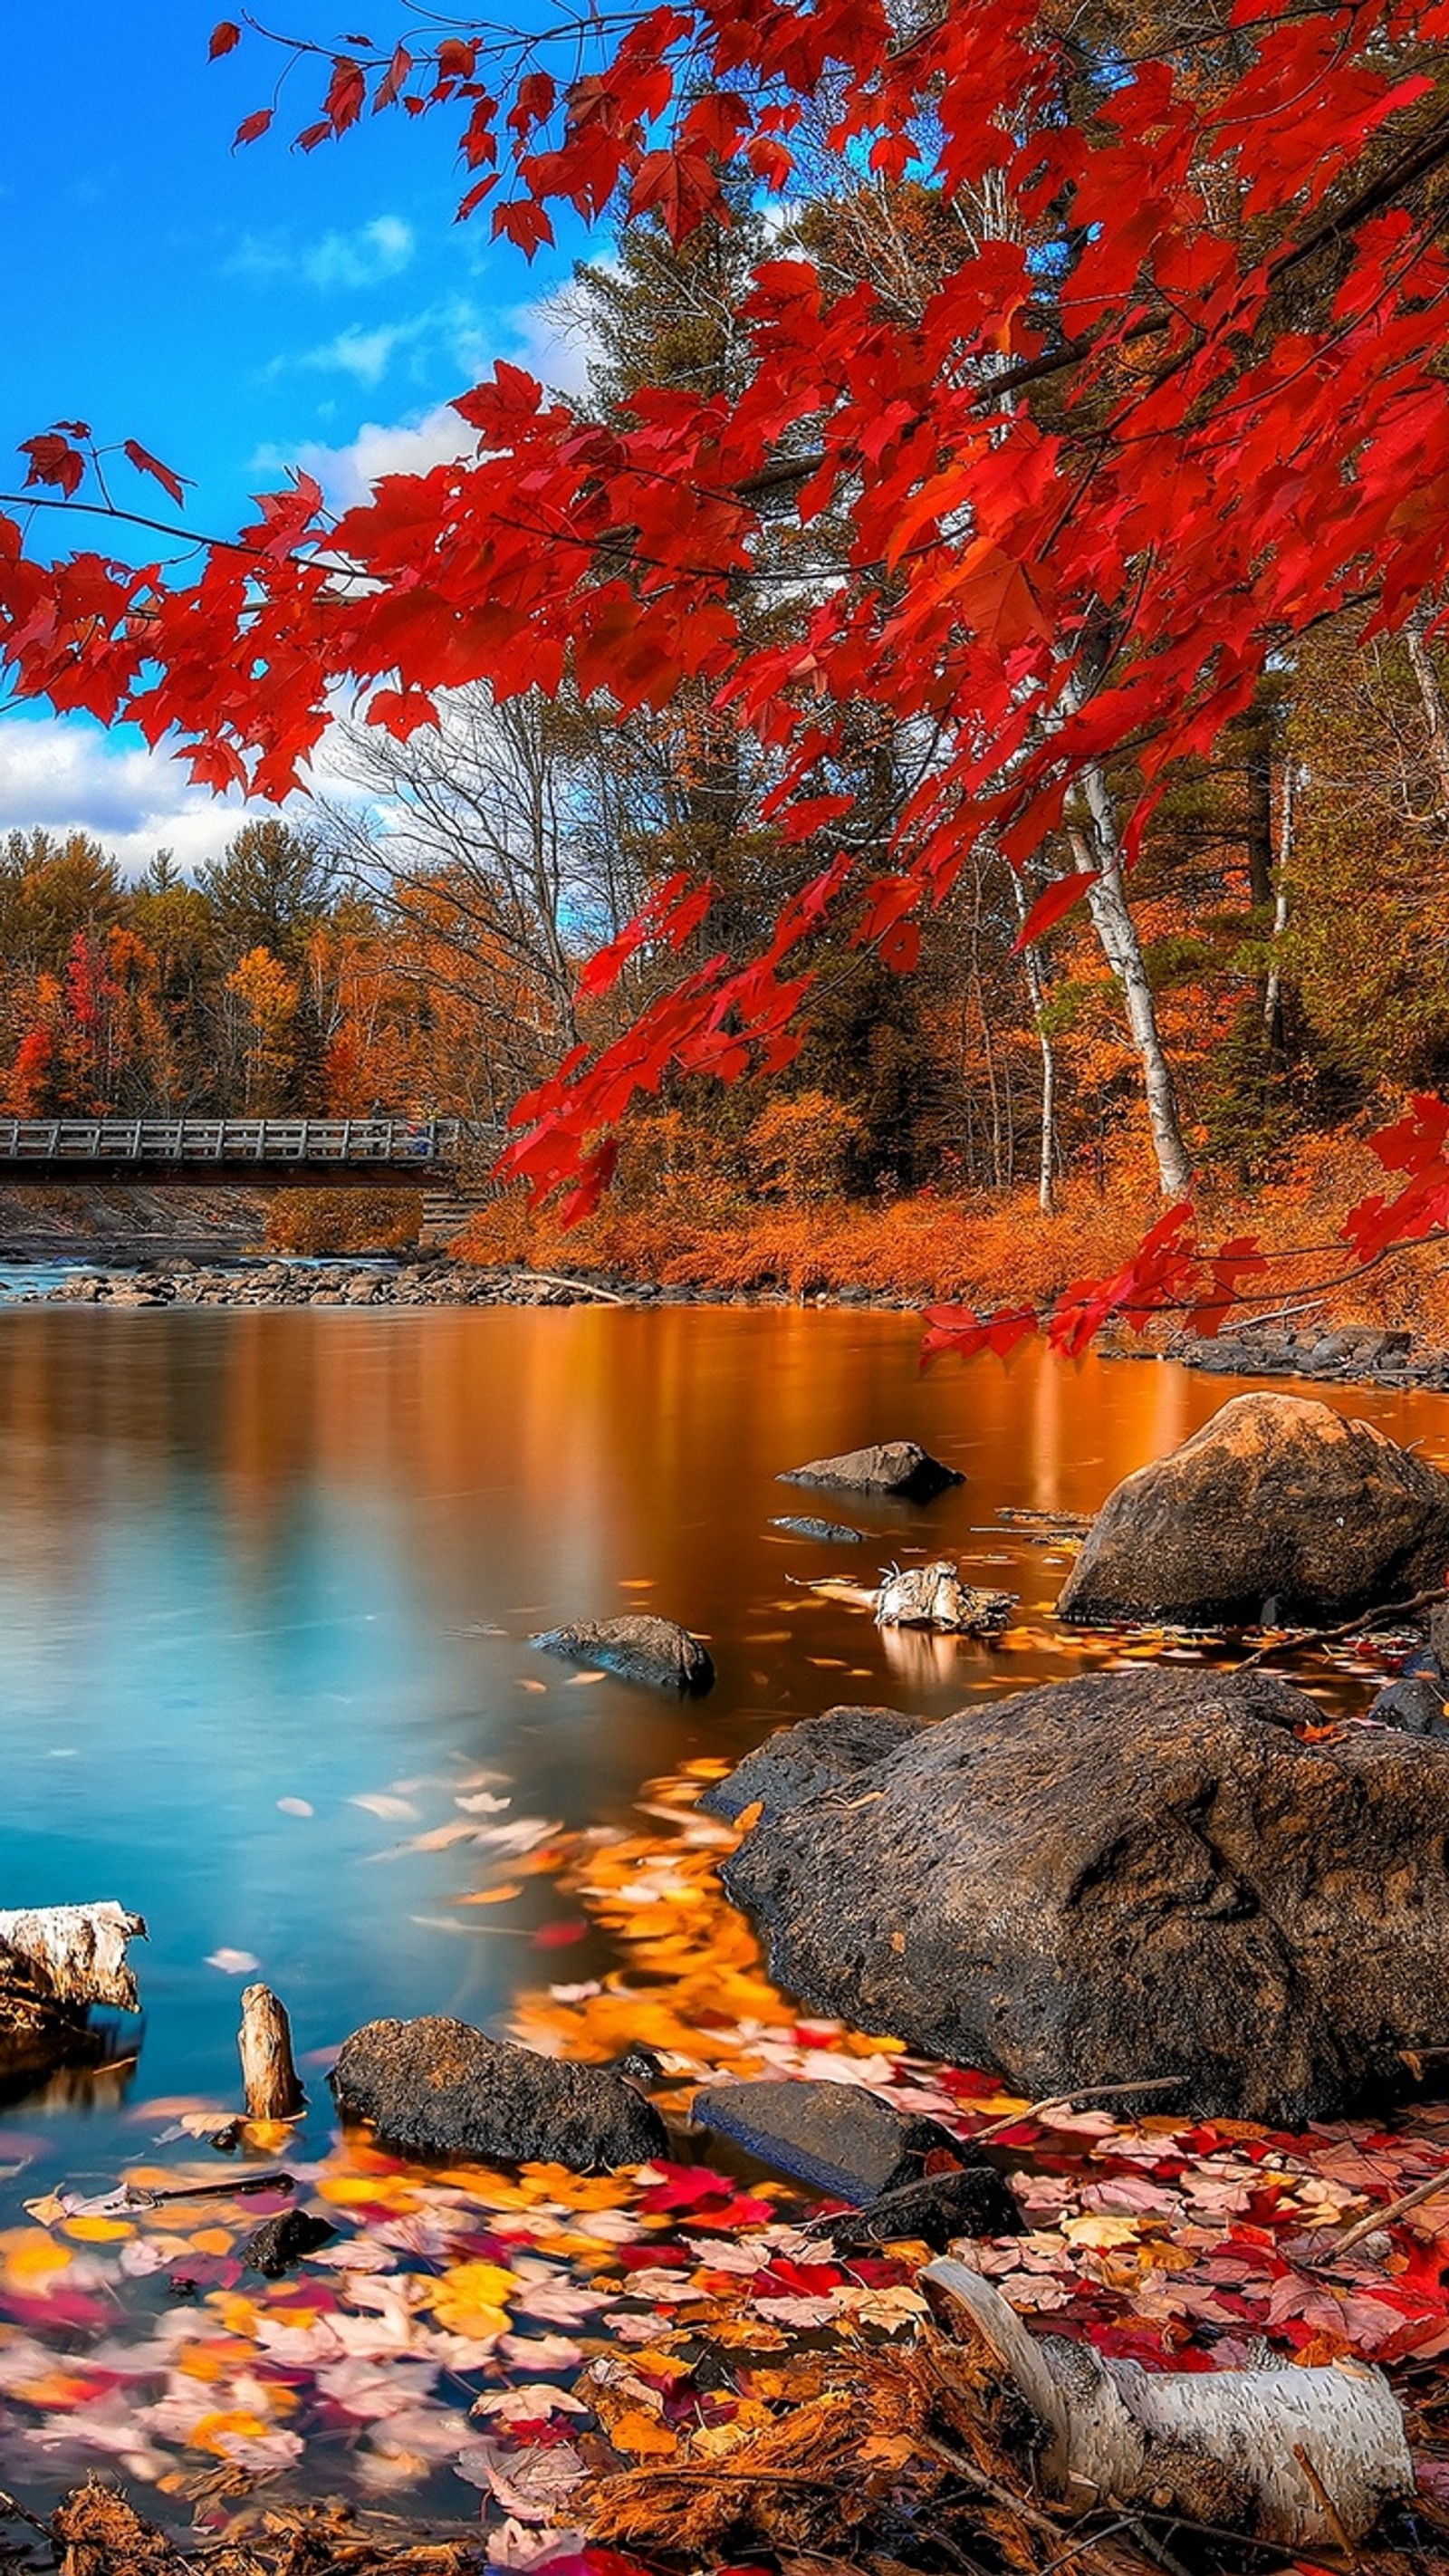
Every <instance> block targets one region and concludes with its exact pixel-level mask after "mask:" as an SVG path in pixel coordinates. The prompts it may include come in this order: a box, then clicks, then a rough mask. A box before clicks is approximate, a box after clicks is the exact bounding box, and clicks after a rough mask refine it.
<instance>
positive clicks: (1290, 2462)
mask: <svg viewBox="0 0 1449 2576" xmlns="http://www.w3.org/2000/svg"><path fill="white" fill-rule="evenodd" d="M921 2278H922V2281H923V2283H924V2285H925V2289H926V2294H927V2297H928V2298H930V2299H931V2302H932V2305H933V2306H935V2307H937V2308H938V2310H940V2309H944V2311H945V2314H946V2316H947V2319H948V2322H949V2323H950V2324H951V2326H952V2327H953V2328H956V2327H957V2324H958V2320H959V2321H960V2322H962V2323H964V2324H965V2326H966V2330H967V2338H968V2339H969V2340H972V2341H975V2342H976V2343H977V2344H978V2348H984V2354H985V2355H986V2356H987V2357H988V2358H989V2361H990V2362H991V2363H993V2364H994V2365H995V2368H996V2371H997V2372H998V2373H999V2375H1000V2377H1001V2378H1002V2379H1003V2380H1004V2381H1005V2382H1006V2383H1007V2385H1008V2386H1009V2387H1010V2388H1011V2389H1012V2390H1013V2391H1014V2393H1015V2394H1016V2396H1017V2398H1018V2400H1019V2401H1020V2402H1021V2403H1022V2404H1024V2405H1025V2406H1026V2407H1027V2408H1028V2409H1029V2410H1030V2413H1031V2414H1032V2415H1033V2416H1034V2417H1035V2418H1036V2421H1037V2423H1038V2424H1039V2425H1040V2426H1041V2427H1042V2428H1043V2432H1044V2434H1045V2437H1046V2438H1045V2440H1044V2442H1043V2445H1042V2448H1041V2451H1040V2455H1039V2474H1040V2478H1041V2483H1042V2486H1043V2487H1044V2489H1045V2491H1046V2493H1047V2494H1048V2495H1053V2496H1062V2497H1065V2496H1069V2495H1073V2494H1076V2495H1077V2496H1078V2497H1079V2498H1084V2496H1085V2495H1086V2494H1087V2493H1090V2491H1091V2490H1092V2489H1094V2488H1095V2489H1096V2491H1097V2494H1098V2497H1099V2499H1100V2500H1102V2501H1103V2502H1105V2501H1106V2500H1107V2499H1108V2498H1110V2499H1111V2502H1112V2505H1113V2507H1114V2509H1115V2508H1117V2507H1119V2506H1120V2505H1121V2504H1122V2503H1123V2502H1127V2503H1128V2504H1130V2503H1132V2502H1134V2501H1137V2500H1139V2499H1140V2500H1141V2501H1142V2502H1144V2503H1145V2502H1147V2501H1148V2500H1149V2498H1150V2497H1151V2495H1152V2493H1153V2491H1154V2488H1155V2487H1156V2485H1157V2483H1158V2481H1159V2480H1161V2481H1163V2482H1165V2483H1167V2484H1169V2485H1176V2484H1177V2482H1178V2481H1183V2482H1184V2483H1186V2481H1185V2479H1184V2471H1185V2470H1187V2469H1189V2468H1190V2463H1191V2459H1192V2456H1193V2455H1194V2454H1195V2455H1197V2457H1198V2458H1200V2459H1201V2461H1202V2462H1203V2464H1204V2466H1205V2467H1206V2466H1207V2465H1208V2464H1210V2463H1216V2464H1217V2466H1218V2468H1219V2471H1220V2472H1221V2473H1226V2474H1227V2475H1229V2476H1231V2477H1232V2478H1233V2479H1234V2481H1235V2483H1237V2484H1239V2485H1240V2487H1241V2490H1242V2494H1243V2501H1244V2502H1245V2503H1247V2504H1248V2506H1249V2510H1250V2513H1251V2522H1250V2525H1249V2529H1250V2530H1251V2533H1252V2535H1253V2536H1255V2537H1257V2538H1259V2539H1262V2540H1271V2541H1273V2542H1274V2543H1276V2544H1277V2545H1278V2546H1279V2547H1281V2548H1284V2549H1290V2550H1294V2551H1297V2550H1300V2549H1304V2548H1327V2547H1333V2546H1338V2547H1343V2546H1344V2545H1345V2543H1346V2544H1347V2546H1348V2549H1349V2550H1350V2552H1351V2551H1352V2546H1353V2543H1354V2542H1355V2541H1356V2540H1362V2539H1363V2538H1364V2537H1365V2536H1366V2535H1367V2534H1368V2533H1369V2532H1371V2531H1372V2529H1373V2527H1374V2525H1375V2523H1376V2522H1377V2521H1378V2519H1379V2517H1380V2515H1381V2514H1382V2512H1383V2510H1384V2507H1385V2506H1386V2505H1387V2504H1390V2503H1394V2502H1399V2501H1402V2500H1404V2499H1406V2498H1407V2497H1409V2496H1411V2495H1412V2494H1413V2492H1414V2464H1413V2460H1412V2458H1411V2456H1410V2452H1409V2445H1408V2439H1407V2436H1406V2433H1405V2430H1404V2418H1403V2414H1402V2412H1401V2410H1400V2407H1399V2403H1398V2400H1397V2398H1396V2397H1395V2395H1394V2393H1393V2390H1392V2389H1391V2387H1390V2386H1389V2383H1388V2380H1387V2379H1386V2378H1385V2376H1384V2374H1383V2372H1382V2371H1381V2370H1376V2369H1371V2368H1368V2367H1367V2366H1366V2365H1365V2364H1363V2363H1361V2362H1359V2363H1352V2364H1349V2365H1346V2366H1345V2367H1343V2368H1335V2369H1332V2370H1305V2369H1303V2368H1302V2367H1301V2366H1300V2365H1297V2364H1295V2363H1293V2362H1286V2363H1276V2362H1275V2363H1274V2364H1273V2365H1272V2366H1271V2367H1269V2368H1267V2369H1256V2370H1219V2371H1210V2372H1207V2373H1204V2372H1201V2371H1181V2370H1166V2371H1146V2370H1144V2369H1143V2367H1142V2365H1141V2363H1140V2362H1136V2361H1116V2360H1113V2359H1110V2358H1109V2357H1108V2356H1106V2355H1105V2354H1102V2353H1098V2352H1096V2351H1094V2350H1093V2348H1092V2346H1091V2345H1090V2344H1059V2343H1058V2342H1056V2341H1055V2339H1051V2338H1042V2339H1040V2340H1038V2338H1037V2337H1036V2336H1034V2335H1033V2334H1031V2333H1030V2332H1029V2331H1028V2329H1027V2328H1026V2326H1024V2325H1023V2323H1022V2321H1021V2319H1020V2318H1019V2317H1018V2315H1017V2314H1016V2311H1015V2309H1014V2308H1012V2307H1010V2306H1008V2304H1007V2302H1006V2300H1005V2299H1003V2297H1002V2295H1001V2293H1000V2291H999V2290H998V2289H996V2288H995V2286H994V2284H993V2283H991V2282H990V2281H987V2280H983V2279H982V2277H981V2275H980V2274H979V2273H977V2272H974V2271H971V2270H969V2269H968V2268H967V2266H966V2265H965V2264H964V2263H958V2262H955V2261H953V2260H951V2259H950V2258H949V2257H946V2258H943V2259H941V2260H938V2261H937V2262H934V2263H930V2264H928V2265H927V2266H926V2269H925V2271H924V2272H923V2274H922V2275H921ZM1209 2492H1211V2489H1209ZM1245 2536H1246V2535H1245ZM1364 2563H1365V2564H1367V2561H1365V2562H1364Z"/></svg>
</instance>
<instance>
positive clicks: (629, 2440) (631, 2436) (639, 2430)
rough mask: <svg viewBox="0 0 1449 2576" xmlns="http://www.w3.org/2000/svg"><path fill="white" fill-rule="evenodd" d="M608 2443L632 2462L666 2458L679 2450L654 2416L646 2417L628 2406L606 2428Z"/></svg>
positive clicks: (670, 2434) (676, 2442)
mask: <svg viewBox="0 0 1449 2576" xmlns="http://www.w3.org/2000/svg"><path fill="white" fill-rule="evenodd" d="M609 2440H610V2441H611V2443H612V2444H613V2446H614V2449H615V2450H616V2451H624V2452H627V2453H628V2455H629V2457H630V2458H631V2459H634V2460H646V2459H651V2458H661V2457H666V2456H668V2455H669V2454H671V2453H673V2452H675V2451H677V2450H678V2448H679V2443H678V2441H677V2439H676V2438H675V2436H674V2434H673V2433H671V2432H670V2431H669V2429H668V2427H667V2426H666V2425H664V2424H661V2423H659V2422H658V2421H657V2420H656V2418H655V2417H654V2416H652V2415H646V2414H645V2412H644V2409H643V2407H642V2406H631V2407H629V2408H628V2409H627V2410H626V2412H625V2413H624V2414H622V2415H617V2416H616V2417H615V2418H614V2421H613V2423H612V2424H611V2425H610V2426H609Z"/></svg>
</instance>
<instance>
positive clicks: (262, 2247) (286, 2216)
mask: <svg viewBox="0 0 1449 2576" xmlns="http://www.w3.org/2000/svg"><path fill="white" fill-rule="evenodd" d="M336 2233H337V2230H336V2228H335V2227H332V2226H330V2225H329V2224H328V2221H327V2220H326V2219H325V2218H317V2217H314V2215H313V2213H312V2212H311V2211H310V2210H307V2209H284V2210H282V2211H281V2212H280V2214H279V2215H278V2216H277V2217H276V2218H268V2219H266V2220H264V2221H263V2223H262V2225H261V2226H260V2227H259V2228H257V2229H256V2231H255V2233H254V2234H253V2235H251V2236H249V2237H248V2238H247V2241H246V2243H245V2245H243V2247H242V2249H241V2259H242V2261H243V2262H244V2263H246V2264H249V2265H250V2267H251V2269H252V2271H254V2272H261V2273H262V2274H264V2276H265V2277H266V2279H267V2280H269V2281H279V2280H280V2279H281V2277H282V2274H283V2273H284V2272H290V2271H291V2269H292V2267H293V2265H294V2264H295V2263H304V2262H305V2261H306V2259H307V2256H308V2255H309V2254H317V2253H320V2251H321V2249H322V2247H323V2246H324V2245H330V2244H331V2242H332V2239H333V2237H334V2236H335V2235H336Z"/></svg>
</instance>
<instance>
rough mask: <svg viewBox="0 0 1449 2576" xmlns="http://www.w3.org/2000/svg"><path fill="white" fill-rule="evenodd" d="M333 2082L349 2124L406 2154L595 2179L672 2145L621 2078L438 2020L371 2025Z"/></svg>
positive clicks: (347, 2047) (359, 2033)
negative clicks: (564, 2170) (535, 2167)
mask: <svg viewBox="0 0 1449 2576" xmlns="http://www.w3.org/2000/svg"><path fill="white" fill-rule="evenodd" d="M329 2081H330V2083H331V2086H332V2091H333V2094H334V2096H335V2097H336V2102H337V2108H338V2110H339V2112H340V2113H341V2115H342V2118H343V2119H344V2120H348V2121H356V2120H366V2121H367V2122H369V2124H370V2125H371V2126H372V2128H373V2129H375V2130H376V2132H377V2135H378V2137H379V2138H381V2139H382V2140H383V2141H384V2142H385V2144H386V2145H388V2146H390V2147H394V2148H396V2150H397V2151H398V2153H399V2154H401V2155H405V2156H420V2157H432V2156H437V2157H449V2158H455V2157H456V2158H464V2159H467V2160H469V2161H473V2162H477V2163H480V2164H525V2163H529V2162H531V2161H533V2160H534V2159H540V2160H543V2161H545V2162H551V2163H555V2164H562V2165H568V2166H569V2167H570V2169H571V2170H572V2171H573V2172H574V2173H593V2172H597V2171H599V2170H600V2169H606V2170H607V2169H611V2168H612V2167H614V2166H615V2165H636V2164H644V2163H647V2161H648V2159H649V2157H650V2156H654V2155H661V2154H662V2153H663V2152H664V2150H665V2148H666V2147H667V2145H668V2137H667V2133H666V2131H665V2127H664V2123H663V2121H662V2120H661V2119H660V2117H659V2114H658V2112H657V2111H656V2110H655V2109H654V2106H653V2104H652V2103H650V2102H646V2101H645V2099H644V2097H643V2095H642V2094H640V2093H636V2092H635V2091H634V2090H633V2088H632V2086H631V2085H628V2084H626V2083H625V2082H624V2081H623V2079H622V2077H621V2076H618V2075H611V2074H609V2073H608V2072H607V2071H606V2069H604V2068H603V2067H600V2066H570V2065H566V2064H565V2063H564V2062H563V2061H562V2060H561V2059H559V2058H554V2057H539V2056H537V2055H536V2054H535V2053H534V2051H533V2050H532V2049H531V2048H520V2047H518V2046H517V2045H516V2044H515V2042H513V2041H512V2040H507V2039H489V2038H488V2037H487V2036H486V2034H485V2033H484V2032H483V2031H481V2030H474V2029H473V2027H472V2025H471V2024H470V2023H468V2022H465V2021H451V2020H448V2019H446V2018H444V2017H443V2016H442V2015H428V2016H426V2017H425V2018H424V2019H422V2020H420V2021H371V2022H368V2023H367V2025H366V2027H365V2028H364V2029H362V2030H355V2031H354V2032H353V2034H352V2036H351V2038H350V2039H348V2040H346V2041H345V2042H344V2044H343V2048H342V2054H341V2056H340V2057H339V2058H338V2060H337V2064H336V2065H335V2067H334V2068H333V2070H332V2074H331V2076H330V2078H329Z"/></svg>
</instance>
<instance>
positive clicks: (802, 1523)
mask: <svg viewBox="0 0 1449 2576" xmlns="http://www.w3.org/2000/svg"><path fill="white" fill-rule="evenodd" d="M770 1527H771V1529H777V1530H785V1531H787V1532H788V1534H789V1536H790V1537H791V1538H811V1539H814V1540H815V1541H816V1542H817V1544H818V1545H819V1546H821V1547H835V1546H837V1545H838V1546H840V1547H847V1546H848V1547H853V1546H854V1545H855V1544H856V1542H857V1541H858V1540H861V1539H863V1538H864V1537H865V1535H866V1533H865V1531H864V1530H858V1529H852V1528H851V1526H850V1524H849V1522H848V1521H817V1520H811V1518H810V1517H809V1515H808V1513H807V1514H805V1515H803V1516H802V1515H797V1514H796V1513H793V1512H787V1513H786V1514H785V1516H784V1518H783V1519H781V1520H772V1521H771V1523H770Z"/></svg>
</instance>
